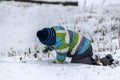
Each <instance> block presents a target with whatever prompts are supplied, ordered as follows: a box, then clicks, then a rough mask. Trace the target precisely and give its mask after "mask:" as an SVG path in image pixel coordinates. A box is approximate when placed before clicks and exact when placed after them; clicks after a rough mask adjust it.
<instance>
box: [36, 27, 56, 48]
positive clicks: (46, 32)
mask: <svg viewBox="0 0 120 80" xmlns="http://www.w3.org/2000/svg"><path fill="white" fill-rule="evenodd" d="M37 37H38V38H39V40H40V41H41V43H43V44H44V45H48V46H51V45H54V44H55V42H56V34H55V31H54V29H53V28H43V29H42V30H39V31H38V32H37Z"/></svg>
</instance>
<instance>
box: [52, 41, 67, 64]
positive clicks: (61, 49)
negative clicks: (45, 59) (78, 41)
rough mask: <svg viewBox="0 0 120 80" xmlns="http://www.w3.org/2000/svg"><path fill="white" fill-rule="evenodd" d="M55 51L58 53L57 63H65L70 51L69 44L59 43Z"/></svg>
mask: <svg viewBox="0 0 120 80" xmlns="http://www.w3.org/2000/svg"><path fill="white" fill-rule="evenodd" d="M54 48H55V50H56V52H57V56H56V61H57V62H58V63H63V62H64V61H65V59H66V57H67V52H68V49H69V44H67V43H64V42H59V43H57V44H56V45H55V47H54Z"/></svg>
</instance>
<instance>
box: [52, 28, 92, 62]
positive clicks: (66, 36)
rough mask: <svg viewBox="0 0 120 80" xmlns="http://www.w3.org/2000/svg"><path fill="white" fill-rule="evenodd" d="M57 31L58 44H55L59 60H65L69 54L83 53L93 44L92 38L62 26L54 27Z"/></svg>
mask: <svg viewBox="0 0 120 80" xmlns="http://www.w3.org/2000/svg"><path fill="white" fill-rule="evenodd" d="M52 28H53V29H54V31H55V33H56V44H55V45H53V47H54V49H55V50H56V52H57V57H56V59H57V61H58V62H64V61H65V59H66V57H67V56H72V55H74V54H78V55H81V54H83V53H84V52H85V51H86V50H87V49H88V48H89V47H90V45H91V40H89V39H87V38H86V37H84V36H82V35H80V34H78V33H76V32H73V31H71V30H65V29H64V28H63V27H61V26H54V27H52Z"/></svg>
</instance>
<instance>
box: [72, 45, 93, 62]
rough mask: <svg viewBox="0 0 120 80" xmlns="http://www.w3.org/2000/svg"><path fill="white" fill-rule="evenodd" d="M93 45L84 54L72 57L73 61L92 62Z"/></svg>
mask: <svg viewBox="0 0 120 80" xmlns="http://www.w3.org/2000/svg"><path fill="white" fill-rule="evenodd" d="M92 56H93V52H92V46H90V47H89V48H88V49H87V50H86V51H85V52H84V53H83V54H81V55H78V54H75V55H73V57H72V60H71V63H83V64H92V60H93V58H92Z"/></svg>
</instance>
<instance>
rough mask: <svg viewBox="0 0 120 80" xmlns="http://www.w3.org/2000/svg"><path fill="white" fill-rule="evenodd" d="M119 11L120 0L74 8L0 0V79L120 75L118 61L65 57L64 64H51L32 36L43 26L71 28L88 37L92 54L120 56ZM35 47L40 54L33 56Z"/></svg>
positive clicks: (84, 79)
mask: <svg viewBox="0 0 120 80" xmlns="http://www.w3.org/2000/svg"><path fill="white" fill-rule="evenodd" d="M119 14H120V5H119V4H113V5H111V4H110V5H106V6H101V5H99V6H98V5H95V6H92V5H91V6H90V7H87V6H86V5H82V6H78V7H73V6H62V5H45V4H44V5H37V4H29V3H18V2H14V1H12V2H6V1H3V2H0V80H119V79H120V67H119V66H118V67H116V68H111V67H109V66H93V65H84V64H71V63H69V61H70V59H69V58H68V59H67V61H66V62H65V63H63V64H55V63H52V62H53V59H52V57H51V56H50V58H48V57H47V55H45V54H43V53H42V52H41V50H42V48H43V45H42V44H41V43H40V42H39V41H38V39H37V38H36V32H37V31H38V30H39V29H42V28H44V27H50V26H54V25H61V26H63V27H65V28H68V29H71V30H74V27H75V31H76V32H80V33H81V34H84V35H85V36H86V37H88V38H91V37H90V36H92V38H93V40H94V43H93V44H92V45H93V52H94V55H96V54H97V55H99V56H100V57H102V56H105V55H106V54H112V55H113V57H114V58H115V59H117V60H120V54H119V52H120V48H119V40H118V31H119V30H118V28H119V27H120V15H119ZM111 28H112V29H111ZM103 32H104V34H105V35H104V34H103ZM36 50H38V51H39V53H38V56H39V57H38V58H34V57H33V54H34V53H36ZM25 53H26V55H25ZM10 56H11V57H10ZM21 56H22V58H23V60H22V61H20V58H21Z"/></svg>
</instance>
